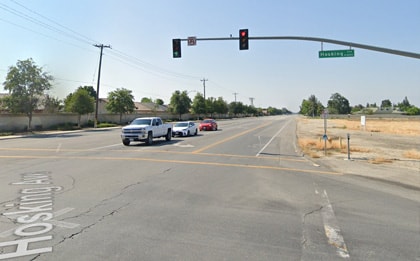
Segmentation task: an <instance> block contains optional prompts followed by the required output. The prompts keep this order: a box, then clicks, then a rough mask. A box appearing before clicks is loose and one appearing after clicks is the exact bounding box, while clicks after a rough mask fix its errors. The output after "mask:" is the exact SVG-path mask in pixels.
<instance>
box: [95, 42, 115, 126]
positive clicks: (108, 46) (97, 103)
mask: <svg viewBox="0 0 420 261" xmlns="http://www.w3.org/2000/svg"><path fill="white" fill-rule="evenodd" d="M93 46H95V47H98V48H101V54H100V56H99V70H98V82H97V85H96V109H95V123H94V128H97V127H98V107H99V82H100V81H101V66H102V53H103V50H104V48H111V46H110V45H103V44H94V45H93Z"/></svg>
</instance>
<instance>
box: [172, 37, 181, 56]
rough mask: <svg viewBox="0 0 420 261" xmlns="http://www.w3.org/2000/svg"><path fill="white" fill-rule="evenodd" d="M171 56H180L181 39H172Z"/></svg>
mask: <svg viewBox="0 0 420 261" xmlns="http://www.w3.org/2000/svg"><path fill="white" fill-rule="evenodd" d="M172 56H173V58H181V39H172Z"/></svg>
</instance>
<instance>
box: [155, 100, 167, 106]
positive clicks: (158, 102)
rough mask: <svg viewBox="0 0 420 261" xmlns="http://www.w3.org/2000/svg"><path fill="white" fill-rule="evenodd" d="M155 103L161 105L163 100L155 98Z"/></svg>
mask: <svg viewBox="0 0 420 261" xmlns="http://www.w3.org/2000/svg"><path fill="white" fill-rule="evenodd" d="M155 103H156V104H158V105H163V104H165V102H164V101H163V100H162V99H156V100H155Z"/></svg>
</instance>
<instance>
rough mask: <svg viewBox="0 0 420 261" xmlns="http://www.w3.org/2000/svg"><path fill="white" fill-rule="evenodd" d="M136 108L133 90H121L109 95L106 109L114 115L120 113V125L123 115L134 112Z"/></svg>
mask: <svg viewBox="0 0 420 261" xmlns="http://www.w3.org/2000/svg"><path fill="white" fill-rule="evenodd" d="M135 108H136V106H135V105H134V96H133V95H132V91H131V90H127V89H125V88H121V89H117V90H115V91H112V92H110V93H108V103H107V104H106V109H107V110H108V111H110V112H112V113H118V114H119V115H120V123H121V120H122V115H123V114H124V113H131V112H133V111H134V109H135Z"/></svg>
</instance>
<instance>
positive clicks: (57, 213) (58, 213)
mask: <svg viewBox="0 0 420 261" xmlns="http://www.w3.org/2000/svg"><path fill="white" fill-rule="evenodd" d="M73 209H74V208H63V209H60V210H57V211H55V212H54V213H53V217H59V216H61V215H64V214H66V213H67V212H70V211H72V210H73ZM17 217H19V215H10V216H9V218H17ZM48 222H50V223H51V224H53V225H55V226H57V227H62V228H76V227H78V226H80V224H76V223H70V222H65V221H58V220H54V219H51V220H49V221H48ZM15 230H16V228H12V229H9V230H6V231H3V232H1V233H0V237H2V238H5V237H9V236H12V235H13V234H14V232H15Z"/></svg>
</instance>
